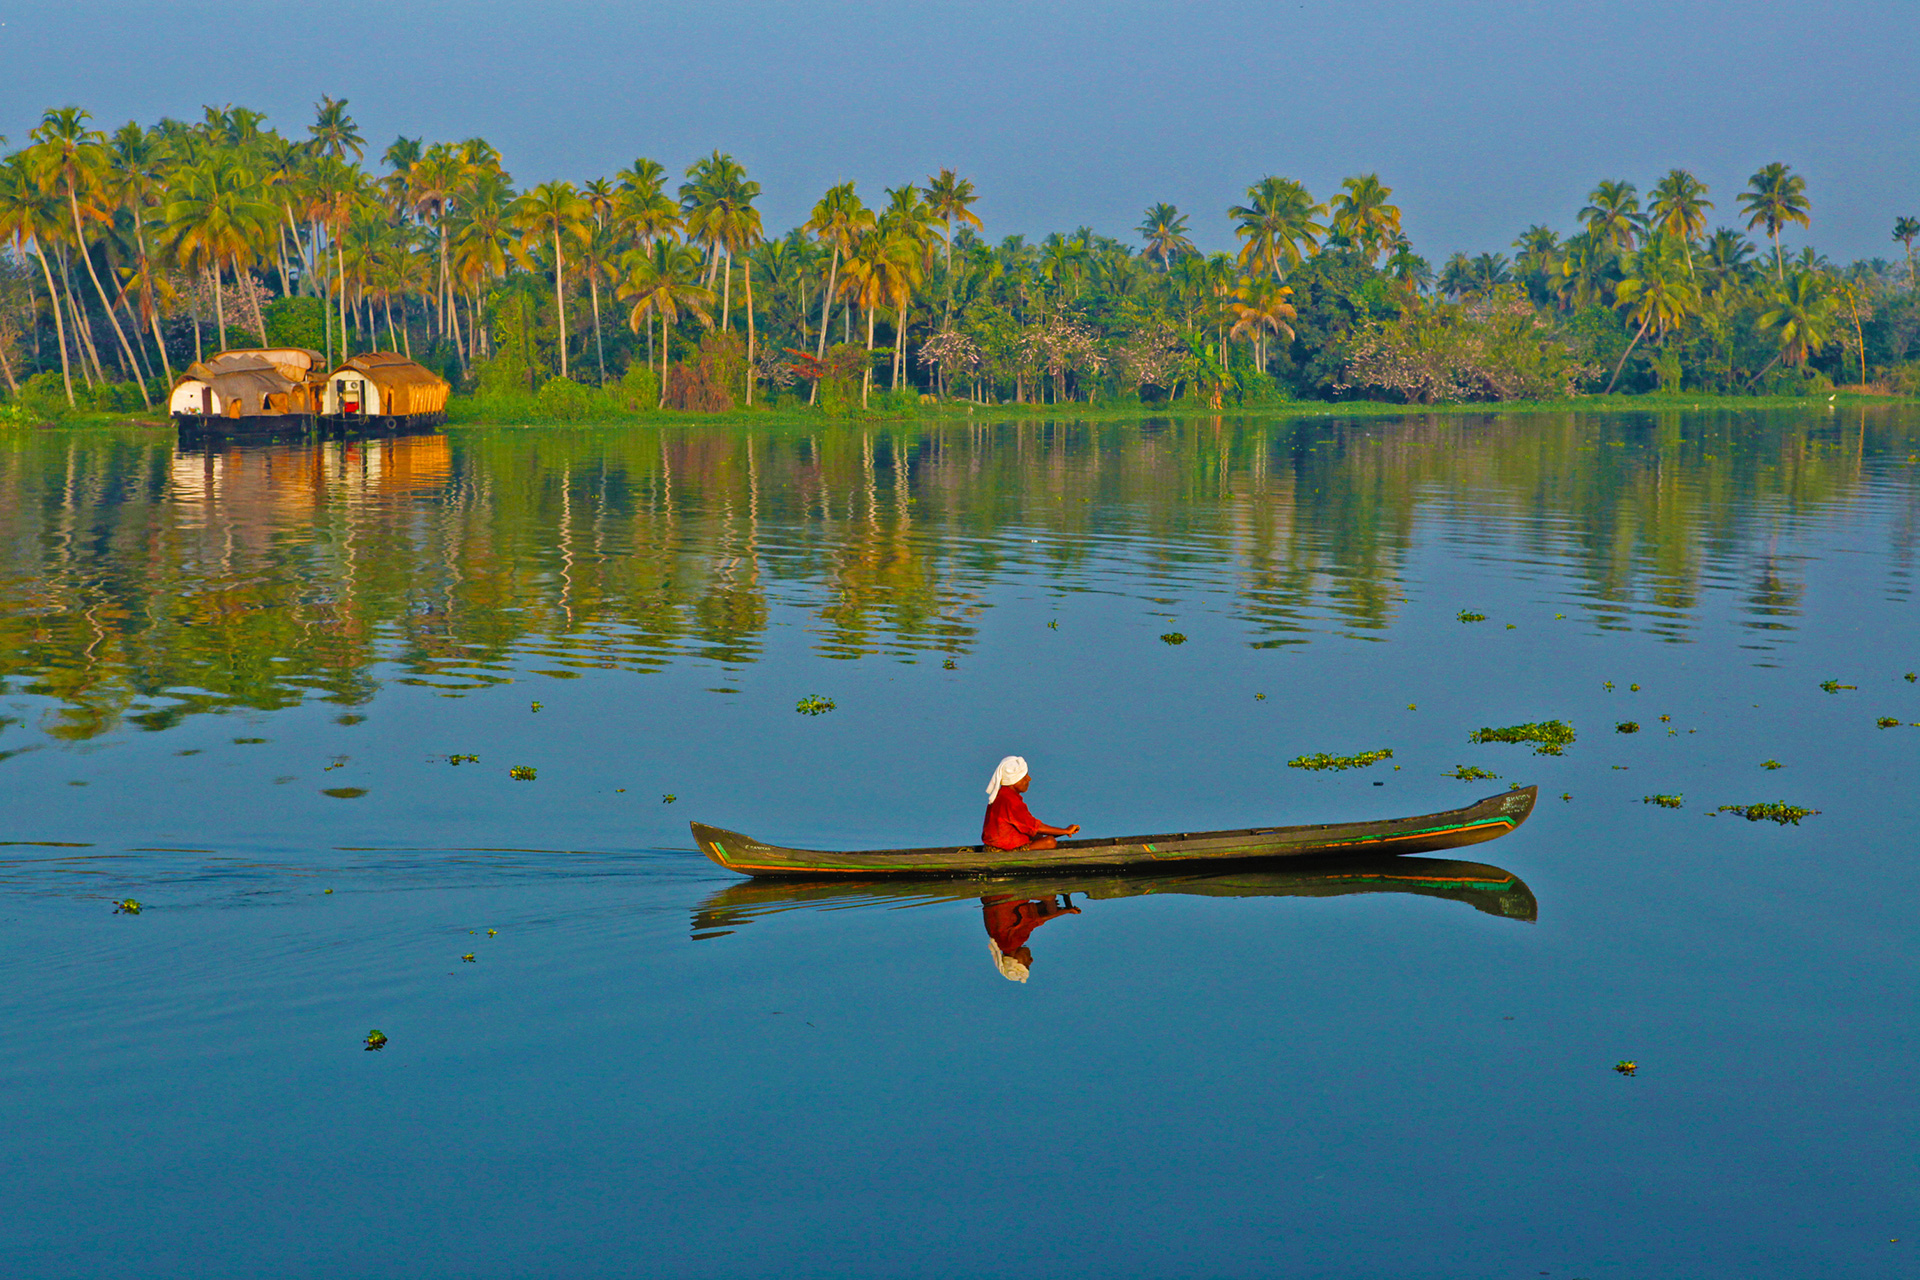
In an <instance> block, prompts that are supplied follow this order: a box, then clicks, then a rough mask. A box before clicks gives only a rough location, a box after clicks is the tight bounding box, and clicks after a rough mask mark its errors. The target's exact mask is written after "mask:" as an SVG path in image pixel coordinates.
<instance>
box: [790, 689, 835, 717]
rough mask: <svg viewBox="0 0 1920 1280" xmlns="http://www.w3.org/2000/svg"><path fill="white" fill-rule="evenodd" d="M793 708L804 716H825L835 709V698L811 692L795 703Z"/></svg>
mask: <svg viewBox="0 0 1920 1280" xmlns="http://www.w3.org/2000/svg"><path fill="white" fill-rule="evenodd" d="M793 709H794V710H795V711H798V712H799V713H800V714H801V715H803V716H823V715H825V714H827V712H829V711H831V710H833V699H832V698H823V697H821V696H820V695H819V694H817V693H810V694H808V695H807V696H806V697H804V698H802V699H800V701H798V702H796V703H794V704H793Z"/></svg>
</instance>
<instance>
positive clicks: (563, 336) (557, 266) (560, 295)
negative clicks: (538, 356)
mask: <svg viewBox="0 0 1920 1280" xmlns="http://www.w3.org/2000/svg"><path fill="white" fill-rule="evenodd" d="M553 309H554V310H555V311H557V312H559V313H560V376H561V377H563V378H564V377H566V376H567V260H566V258H565V256H564V251H563V250H562V249H561V248H560V231H559V228H557V227H556V228H555V229H554V232H553Z"/></svg>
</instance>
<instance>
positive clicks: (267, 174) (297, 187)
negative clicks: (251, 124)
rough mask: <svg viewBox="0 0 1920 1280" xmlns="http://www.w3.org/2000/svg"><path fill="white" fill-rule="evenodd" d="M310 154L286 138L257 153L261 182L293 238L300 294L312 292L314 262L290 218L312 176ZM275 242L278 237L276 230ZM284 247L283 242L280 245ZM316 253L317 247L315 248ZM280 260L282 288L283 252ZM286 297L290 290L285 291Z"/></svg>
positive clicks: (293, 219) (269, 142) (294, 220)
mask: <svg viewBox="0 0 1920 1280" xmlns="http://www.w3.org/2000/svg"><path fill="white" fill-rule="evenodd" d="M312 161H313V151H312V149H311V148H309V147H308V146H307V144H305V143H303V142H291V141H288V140H287V139H285V138H281V137H274V138H272V139H269V140H268V141H267V143H266V145H265V146H264V147H263V148H262V150H261V153H260V178H261V181H262V182H263V183H265V184H266V187H267V189H268V190H269V191H271V192H274V193H276V195H277V197H278V203H279V205H280V210H281V212H282V213H284V214H285V215H286V220H287V230H288V231H289V232H291V233H292V235H293V247H294V248H295V249H296V250H298V251H299V253H300V291H301V292H302V293H306V294H312V293H313V292H314V279H313V277H314V266H313V259H312V257H311V256H310V255H309V254H308V252H307V243H306V241H305V240H304V239H302V238H301V235H300V224H299V222H298V221H297V220H296V219H295V218H294V216H293V207H294V205H295V203H297V202H299V201H300V198H301V197H302V195H303V193H304V189H305V187H306V186H307V181H308V178H309V177H310V176H311V166H312ZM274 239H275V240H276V241H279V240H280V235H279V233H278V231H277V230H276V232H275V234H274ZM281 243H282V244H284V241H281ZM315 248H316V249H317V248H318V246H315ZM276 256H278V257H280V259H281V263H282V265H281V268H280V269H281V272H282V276H283V279H282V283H283V285H284V284H285V279H284V276H285V272H286V266H285V252H284V250H283V251H282V252H281V253H279V254H278V255H276ZM287 292H288V293H291V292H292V290H291V289H290V288H289V289H287Z"/></svg>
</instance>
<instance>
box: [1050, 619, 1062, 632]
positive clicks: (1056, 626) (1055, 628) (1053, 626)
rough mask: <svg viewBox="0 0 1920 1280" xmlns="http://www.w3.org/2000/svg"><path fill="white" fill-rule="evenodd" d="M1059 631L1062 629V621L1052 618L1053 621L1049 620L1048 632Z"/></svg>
mask: <svg viewBox="0 0 1920 1280" xmlns="http://www.w3.org/2000/svg"><path fill="white" fill-rule="evenodd" d="M1059 629H1060V619H1058V618H1052V619H1049V620H1048V622H1047V630H1049V631H1058V630H1059Z"/></svg>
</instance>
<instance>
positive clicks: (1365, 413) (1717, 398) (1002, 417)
mask: <svg viewBox="0 0 1920 1280" xmlns="http://www.w3.org/2000/svg"><path fill="white" fill-rule="evenodd" d="M1916 404H1920V396H1889V395H1861V394H1858V393H1849V392H1834V393H1829V394H1826V395H1818V394H1816V395H1811V396H1728V395H1704V394H1703V395H1646V394H1641V395H1610V396H1578V397H1574V398H1571V399H1565V400H1504V401H1487V402H1472V403H1458V402H1456V403H1445V404H1431V405H1409V404H1394V403H1390V402H1387V401H1381V400H1349V401H1317V400H1292V401H1284V402H1279V403H1274V404H1261V405H1247V406H1235V407H1228V408H1222V409H1217V410H1216V409H1207V408H1202V407H1193V406H1190V405H1188V404H1185V403H1182V404H1179V405H1162V406H1147V405H1139V404H1117V405H1101V404H1072V403H1070V404H1065V405H1053V404H1000V405H982V404H971V403H968V402H966V401H958V402H954V401H949V402H946V403H942V404H937V405H916V406H914V407H912V408H910V409H905V410H899V409H894V410H878V409H876V410H870V411H868V412H865V413H853V414H843V415H829V414H826V413H823V412H820V411H818V410H814V409H808V408H797V409H796V408H789V407H785V406H777V407H774V408H754V409H733V410H729V411H726V412H723V413H690V412H684V411H678V410H672V409H661V410H643V411H639V412H634V413H620V414H616V415H605V414H594V415H586V416H582V417H577V418H563V417H554V416H549V415H543V414H540V413H538V412H535V411H520V410H519V407H518V406H516V411H515V412H512V413H501V412H498V411H497V410H494V409H492V408H491V407H482V406H480V405H478V404H476V403H475V402H474V401H473V400H472V399H471V398H467V397H455V398H454V400H453V402H452V403H451V404H449V405H448V406H447V421H446V423H445V425H444V427H443V428H442V429H443V430H446V431H449V432H453V431H461V430H466V429H472V428H513V427H526V428H535V427H537V428H548V427H580V428H590V429H606V428H611V427H633V426H728V427H732V426H765V427H791V426H805V427H811V428H820V427H834V426H882V425H903V424H908V423H928V424H934V423H942V422H965V421H968V420H973V421H990V422H1003V421H1022V422H1027V421H1034V422H1062V421H1064V422H1147V421H1165V420H1169V419H1189V420H1190V419H1195V418H1233V419H1236V420H1240V421H1246V420H1268V421H1287V420H1292V419H1301V418H1400V417H1419V418H1429V417H1461V416H1471V417H1491V416H1497V415H1506V414H1520V413H1525V414H1570V413H1608V414H1617V413H1738V412H1758V411H1777V410H1781V409H1839V408H1843V407H1844V408H1849V409H1852V408H1897V407H1901V406H1906V405H1916ZM60 430H66V431H87V430H128V431H172V430H174V425H173V423H171V422H169V421H160V420H155V419H152V418H147V417H130V416H127V415H124V414H118V413H95V412H87V411H77V412H73V413H63V414H61V415H59V416H58V417H57V418H56V419H53V420H49V421H45V422H38V423H34V422H25V421H15V422H5V421H0V436H5V435H7V434H14V433H26V432H40V431H60Z"/></svg>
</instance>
